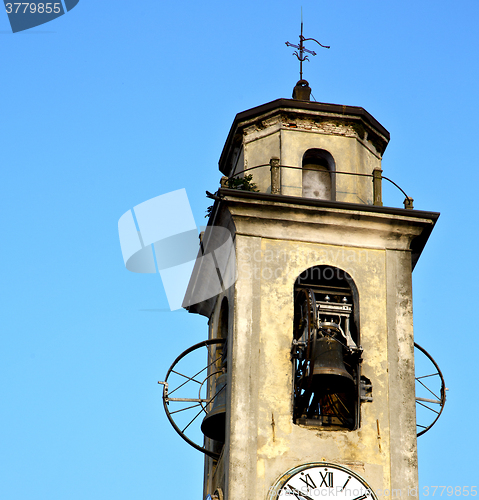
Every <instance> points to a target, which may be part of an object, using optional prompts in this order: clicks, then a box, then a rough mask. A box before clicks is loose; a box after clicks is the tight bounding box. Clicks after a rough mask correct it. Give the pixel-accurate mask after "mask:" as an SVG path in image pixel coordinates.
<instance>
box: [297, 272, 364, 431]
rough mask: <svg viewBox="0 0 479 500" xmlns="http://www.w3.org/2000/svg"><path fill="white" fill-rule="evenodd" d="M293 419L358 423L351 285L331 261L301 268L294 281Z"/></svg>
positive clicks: (334, 425) (329, 424) (326, 424)
mask: <svg viewBox="0 0 479 500" xmlns="http://www.w3.org/2000/svg"><path fill="white" fill-rule="evenodd" d="M292 352H293V365H294V406H293V420H294V422H295V423H296V424H302V425H312V426H317V427H322V428H325V429H326V428H329V429H340V428H347V429H355V428H357V427H358V426H359V417H360V414H359V406H360V390H361V373H360V366H361V365H360V360H361V352H362V350H361V347H360V339H359V304H358V293H357V289H356V286H355V284H354V282H353V280H352V278H351V277H350V276H349V274H348V273H346V272H345V271H343V270H341V269H339V268H337V267H332V266H315V267H311V268H309V269H307V270H306V271H304V272H303V273H301V275H300V276H298V278H297V279H296V282H295V285H294V323H293V349H292Z"/></svg>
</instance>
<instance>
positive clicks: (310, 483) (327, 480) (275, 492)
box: [268, 462, 377, 500]
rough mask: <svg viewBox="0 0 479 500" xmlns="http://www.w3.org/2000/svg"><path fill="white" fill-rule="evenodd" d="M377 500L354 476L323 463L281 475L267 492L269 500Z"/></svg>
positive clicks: (309, 465) (351, 472) (345, 470)
mask: <svg viewBox="0 0 479 500" xmlns="http://www.w3.org/2000/svg"><path fill="white" fill-rule="evenodd" d="M327 498H331V500H335V499H345V500H346V499H347V500H377V498H376V495H375V494H374V492H373V490H372V488H371V487H370V486H369V485H368V483H367V482H366V481H365V480H364V479H363V478H362V477H361V476H359V475H358V474H356V473H355V472H353V471H351V470H349V469H347V468H346V467H342V466H340V465H334V464H328V463H326V462H322V463H317V464H305V465H301V466H299V467H296V468H294V469H292V470H290V471H288V472H286V473H285V474H283V476H282V477H281V478H280V479H279V480H278V481H277V482H276V484H275V485H274V486H273V487H272V488H271V490H270V496H269V497H268V499H269V500H281V499H290V500H294V499H297V500H315V499H323V500H324V499H327Z"/></svg>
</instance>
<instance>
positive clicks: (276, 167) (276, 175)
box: [221, 158, 414, 210]
mask: <svg viewBox="0 0 479 500" xmlns="http://www.w3.org/2000/svg"><path fill="white" fill-rule="evenodd" d="M264 167H270V171H271V194H281V180H280V179H281V169H282V168H290V169H294V170H311V171H313V172H317V171H318V170H317V169H314V168H305V167H293V166H291V165H280V164H279V158H271V160H270V162H269V163H265V164H264V165H256V166H255V167H251V168H246V169H244V170H241V171H239V172H236V173H235V174H233V175H232V176H230V177H224V179H225V180H224V181H223V180H222V183H221V185H222V187H227V181H228V180H229V179H234V178H235V177H237V176H238V175H241V174H244V173H245V172H251V171H252V170H255V169H257V168H264ZM329 173H330V174H331V176H333V175H336V174H340V175H355V176H358V177H371V178H372V181H373V204H374V205H376V206H382V205H383V203H382V185H381V181H382V180H383V179H384V180H386V181H388V182H390V183H391V184H392V185H393V186H395V187H396V188H397V189H399V191H401V193H402V194H403V195H404V196H405V199H404V202H403V203H404V208H406V209H408V210H412V209H413V208H414V206H413V201H414V200H413V199H412V198H411V197H410V196H408V195H407V194H406V192H405V191H404V190H403V189H402V188H401V187H400V186H398V185H397V184H396V183H395V182H394V181H393V180H391V179H389V177H385V176H383V175H382V170H381V169H379V168H377V169H374V170H373V173H372V174H360V173H358V172H341V171H337V170H332V171H329Z"/></svg>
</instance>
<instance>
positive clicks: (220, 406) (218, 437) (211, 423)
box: [201, 373, 226, 443]
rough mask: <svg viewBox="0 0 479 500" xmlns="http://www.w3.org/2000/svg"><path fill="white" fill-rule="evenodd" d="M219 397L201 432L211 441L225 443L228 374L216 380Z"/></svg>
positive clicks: (204, 421) (202, 425)
mask: <svg viewBox="0 0 479 500" xmlns="http://www.w3.org/2000/svg"><path fill="white" fill-rule="evenodd" d="M215 394H217V396H216V397H215V399H214V400H213V408H212V409H211V411H210V412H208V414H207V415H206V417H205V418H204V419H203V422H202V423H201V432H202V433H203V434H204V435H205V436H206V437H209V438H210V439H214V440H215V441H219V442H221V443H224V441H225V424H226V373H222V374H221V375H220V376H219V377H218V378H217V379H216V390H215Z"/></svg>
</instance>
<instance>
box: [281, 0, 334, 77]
mask: <svg viewBox="0 0 479 500" xmlns="http://www.w3.org/2000/svg"><path fill="white" fill-rule="evenodd" d="M308 40H312V41H313V42H316V43H317V44H318V45H320V46H321V47H323V48H325V49H329V48H330V46H329V45H323V44H322V43H319V42H318V41H317V40H316V39H314V38H304V36H303V11H302V10H301V34H300V35H299V45H295V44H294V43H290V42H286V45H287V46H288V47H294V48H295V49H298V51H299V53H298V51H295V52H294V53H293V56H296V57H297V58H298V60H299V79H300V80H302V79H303V61H309V58H308V56H307V55H305V54H304V53H305V52H307V53H308V54H311V55H312V56H315V55H316V52H314V51H312V50H308V49H306V48H304V42H307V41H308Z"/></svg>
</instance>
